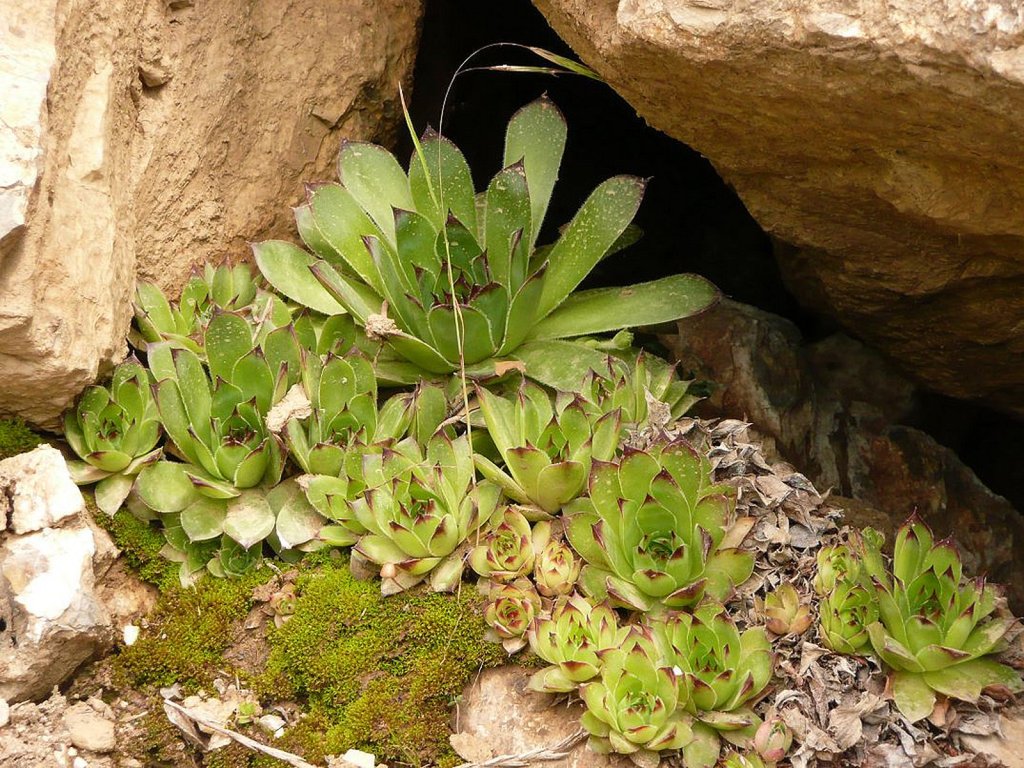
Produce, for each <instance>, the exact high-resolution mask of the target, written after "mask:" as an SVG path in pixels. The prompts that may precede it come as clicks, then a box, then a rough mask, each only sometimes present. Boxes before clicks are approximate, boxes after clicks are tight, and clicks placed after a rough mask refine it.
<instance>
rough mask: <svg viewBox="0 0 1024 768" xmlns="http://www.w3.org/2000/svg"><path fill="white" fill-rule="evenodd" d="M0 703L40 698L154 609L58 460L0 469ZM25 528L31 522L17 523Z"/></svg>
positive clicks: (40, 451) (42, 452) (20, 459)
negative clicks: (120, 564) (1, 521)
mask: <svg viewBox="0 0 1024 768" xmlns="http://www.w3.org/2000/svg"><path fill="white" fill-rule="evenodd" d="M3 504H6V505H7V507H8V508H13V517H12V518H11V522H12V525H10V526H8V528H7V530H4V529H3V526H0V699H3V700H6V701H8V702H19V701H23V700H25V699H38V698H41V697H43V696H46V694H47V693H49V691H50V690H51V689H52V688H53V687H54V686H55V685H59V684H60V683H62V682H63V681H64V680H65V678H67V676H68V675H70V674H71V673H72V672H74V671H75V670H76V669H77V668H78V667H79V666H81V664H82V663H84V662H86V661H88V660H89V659H91V658H93V657H94V656H96V655H97V654H98V653H101V652H103V651H105V650H106V649H108V648H109V647H110V646H111V644H112V641H113V639H114V634H115V629H121V628H122V627H123V626H124V625H125V624H127V623H130V622H132V621H135V620H137V619H138V618H139V617H140V616H141V615H142V614H143V613H144V612H145V611H146V610H147V609H148V608H150V607H151V606H152V590H151V589H149V588H146V587H143V586H142V585H141V584H138V583H137V579H135V578H134V577H132V576H130V574H127V573H125V572H124V570H123V568H120V567H117V565H116V560H117V555H118V551H117V549H116V547H115V546H114V544H113V542H112V541H111V540H110V537H109V536H107V534H106V533H105V532H104V531H102V530H100V529H99V528H97V527H96V526H95V525H94V524H93V523H92V521H91V520H90V519H89V517H88V515H87V513H86V511H85V504H84V501H83V499H82V495H81V493H80V492H79V490H78V488H77V487H76V486H75V485H74V484H73V483H72V482H71V478H70V475H69V473H68V469H67V465H66V463H65V462H64V459H63V458H62V457H61V455H60V453H59V452H58V451H56V450H55V449H53V448H50V447H49V446H41V447H39V448H37V449H35V450H34V451H32V452H30V453H27V454H22V455H20V456H15V457H12V458H10V459H6V460H4V461H2V462H0V512H2V513H3V515H2V517H3V518H4V519H7V518H8V510H6V509H4V508H3V507H2V505H3ZM25 521H29V522H30V523H31V524H30V525H25V524H24V523H25Z"/></svg>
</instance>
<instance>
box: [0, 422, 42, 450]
mask: <svg viewBox="0 0 1024 768" xmlns="http://www.w3.org/2000/svg"><path fill="white" fill-rule="evenodd" d="M42 442H44V441H43V438H42V437H40V436H39V435H37V434H36V433H35V432H33V431H32V430H31V429H30V428H29V427H28V425H26V424H25V422H24V421H22V420H21V419H0V460H3V459H9V458H10V457H11V456H17V455H18V454H19V453H25V452H26V451H31V450H32V449H33V448H35V447H36V446H37V445H39V444H40V443H42Z"/></svg>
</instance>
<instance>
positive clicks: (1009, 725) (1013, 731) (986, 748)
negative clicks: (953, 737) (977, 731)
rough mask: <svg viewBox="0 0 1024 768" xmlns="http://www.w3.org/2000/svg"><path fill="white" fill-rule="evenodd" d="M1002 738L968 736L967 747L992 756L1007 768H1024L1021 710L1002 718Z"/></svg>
mask: <svg viewBox="0 0 1024 768" xmlns="http://www.w3.org/2000/svg"><path fill="white" fill-rule="evenodd" d="M1000 720H1001V723H1000V726H1001V731H1002V736H1001V737H1000V736H999V735H995V734H992V735H988V736H967V737H965V738H964V741H965V742H966V744H967V746H968V747H970V748H971V749H973V750H975V751H976V752H978V753H980V754H984V755H991V756H992V757H994V758H995V759H996V760H997V761H998V762H999V763H1001V764H1002V765H1004V766H1006V768H1024V754H1022V753H1021V745H1022V744H1024V713H1022V712H1021V711H1020V710H1017V711H1013V712H1010V713H1008V714H1004V715H1003V716H1002V717H1001V718H1000Z"/></svg>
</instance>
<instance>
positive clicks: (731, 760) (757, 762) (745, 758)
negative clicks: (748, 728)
mask: <svg viewBox="0 0 1024 768" xmlns="http://www.w3.org/2000/svg"><path fill="white" fill-rule="evenodd" d="M719 765H721V767H722V768H768V766H769V765H774V763H765V761H764V760H763V759H762V758H761V756H760V755H759V754H757V753H756V752H747V753H746V754H744V753H742V752H728V753H727V754H726V755H725V757H723V758H722V761H721V763H719Z"/></svg>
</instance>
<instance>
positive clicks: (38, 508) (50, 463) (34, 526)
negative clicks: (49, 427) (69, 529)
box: [0, 445, 85, 533]
mask: <svg viewBox="0 0 1024 768" xmlns="http://www.w3.org/2000/svg"><path fill="white" fill-rule="evenodd" d="M84 509H85V501H84V499H83V498H82V492H81V491H79V490H78V486H77V485H75V482H74V481H73V480H72V479H71V473H70V472H68V465H67V462H65V461H64V457H63V456H62V455H61V453H60V451H58V450H57V449H56V448H53V447H51V446H49V445H41V446H39V447H38V448H36V449H35V450H32V451H29V452H28V453H22V454H19V455H17V456H12V457H11V458H9V459H5V460H3V461H0V530H4V529H5V528H10V529H11V530H12V531H14V533H31V532H32V531H39V530H42V529H43V528H48V527H50V526H53V525H56V524H58V523H60V522H62V521H64V520H66V519H68V518H70V517H73V516H75V515H77V514H78V513H80V512H82V511H83V510H84Z"/></svg>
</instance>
